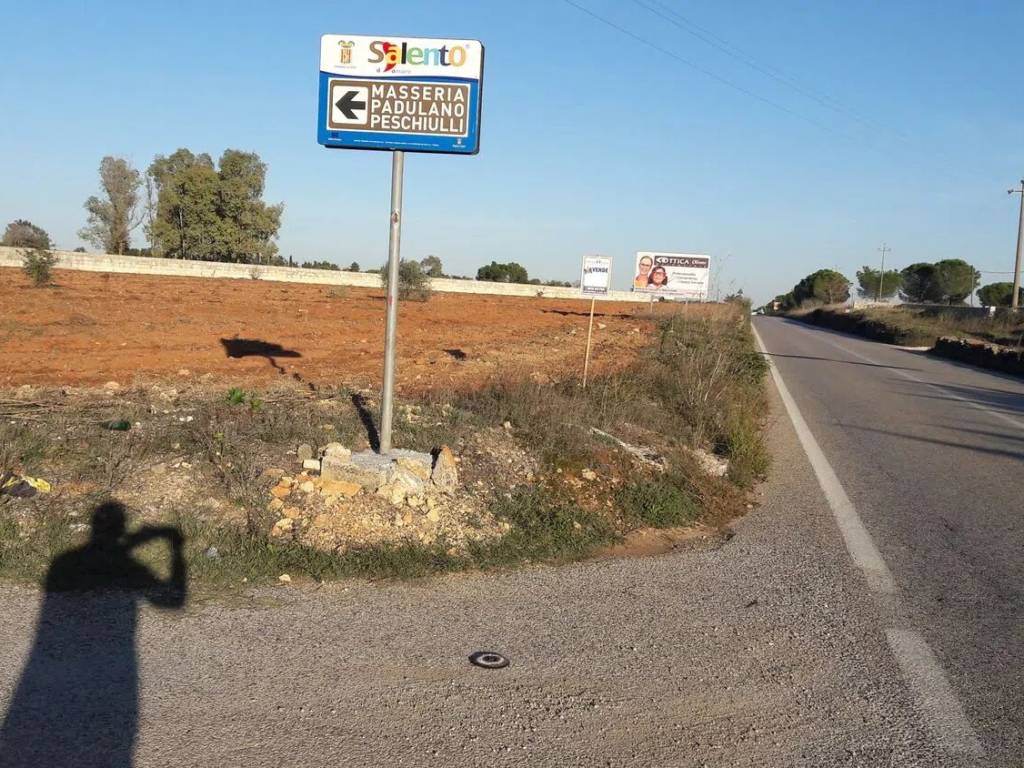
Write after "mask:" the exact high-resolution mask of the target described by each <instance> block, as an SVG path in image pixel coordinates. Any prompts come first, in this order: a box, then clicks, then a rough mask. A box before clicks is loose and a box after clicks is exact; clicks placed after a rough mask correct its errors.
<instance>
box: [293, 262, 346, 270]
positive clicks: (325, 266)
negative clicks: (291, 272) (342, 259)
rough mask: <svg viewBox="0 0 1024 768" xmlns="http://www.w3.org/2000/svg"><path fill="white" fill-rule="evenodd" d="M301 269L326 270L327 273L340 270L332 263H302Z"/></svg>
mask: <svg viewBox="0 0 1024 768" xmlns="http://www.w3.org/2000/svg"><path fill="white" fill-rule="evenodd" d="M302 268H303V269H326V270H328V271H332V272H337V271H339V270H340V269H341V267H339V266H338V265H337V264H335V263H334V262H333V261H304V262H302Z"/></svg>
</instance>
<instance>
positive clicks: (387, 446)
mask: <svg viewBox="0 0 1024 768" xmlns="http://www.w3.org/2000/svg"><path fill="white" fill-rule="evenodd" d="M404 172H405V153H404V152H402V151H401V150H396V151H394V152H392V153H391V233H390V236H389V237H388V293H387V308H388V311H387V328H386V330H385V331H384V394H383V397H382V398H381V400H382V402H381V408H380V446H379V450H380V453H381V454H387V453H390V452H391V421H392V416H393V414H394V408H395V402H394V400H395V342H396V336H397V334H398V264H399V260H400V258H401V250H402V245H401V244H402V180H403V176H404Z"/></svg>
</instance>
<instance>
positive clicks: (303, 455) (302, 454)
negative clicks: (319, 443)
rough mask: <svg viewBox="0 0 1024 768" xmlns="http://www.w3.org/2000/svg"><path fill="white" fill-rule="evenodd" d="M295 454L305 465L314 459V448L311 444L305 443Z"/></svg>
mask: <svg viewBox="0 0 1024 768" xmlns="http://www.w3.org/2000/svg"><path fill="white" fill-rule="evenodd" d="M295 453H296V454H297V455H298V457H299V461H301V462H303V465H305V462H306V461H307V460H309V459H312V458H313V446H312V445H310V444H309V443H303V444H302V445H300V446H299V449H298V450H297V451H296V452H295Z"/></svg>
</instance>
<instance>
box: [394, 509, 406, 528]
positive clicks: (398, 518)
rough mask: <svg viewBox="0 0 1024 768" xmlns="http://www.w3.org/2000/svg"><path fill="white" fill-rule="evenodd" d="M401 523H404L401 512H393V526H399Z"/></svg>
mask: <svg viewBox="0 0 1024 768" xmlns="http://www.w3.org/2000/svg"><path fill="white" fill-rule="evenodd" d="M403 525H405V520H403V519H402V513H401V512H395V519H394V526H395V528H401V527H402V526H403Z"/></svg>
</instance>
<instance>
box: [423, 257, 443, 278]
mask: <svg viewBox="0 0 1024 768" xmlns="http://www.w3.org/2000/svg"><path fill="white" fill-rule="evenodd" d="M420 266H421V267H422V268H423V271H424V272H426V274H427V277H444V265H442V264H441V260H440V259H439V258H437V256H427V257H426V258H425V259H423V260H422V261H420Z"/></svg>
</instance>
